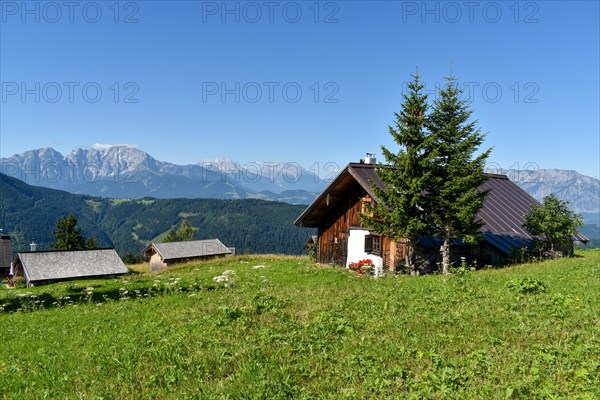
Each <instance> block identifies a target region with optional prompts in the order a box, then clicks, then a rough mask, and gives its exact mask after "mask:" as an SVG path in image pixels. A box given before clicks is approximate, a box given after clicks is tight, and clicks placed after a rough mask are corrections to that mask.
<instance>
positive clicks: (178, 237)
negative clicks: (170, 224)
mask: <svg viewBox="0 0 600 400" xmlns="http://www.w3.org/2000/svg"><path fill="white" fill-rule="evenodd" d="M195 234H196V229H195V228H194V227H193V226H192V224H191V223H190V221H188V220H187V219H184V220H183V221H182V222H181V226H180V227H179V229H178V230H175V229H171V230H170V231H169V232H168V233H167V235H166V236H165V237H164V239H163V243H168V242H185V241H188V240H192V238H193V237H194V235H195Z"/></svg>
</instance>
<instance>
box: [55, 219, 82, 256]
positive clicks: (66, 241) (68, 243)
mask: <svg viewBox="0 0 600 400" xmlns="http://www.w3.org/2000/svg"><path fill="white" fill-rule="evenodd" d="M56 228H57V229H56V230H55V231H54V237H55V238H56V241H55V242H54V243H51V244H50V246H51V247H52V248H53V249H54V250H81V249H85V247H86V243H85V239H84V238H83V236H82V235H81V230H80V229H79V228H77V218H75V216H74V215H73V214H69V215H65V216H64V217H62V218H60V219H59V220H58V221H57V222H56Z"/></svg>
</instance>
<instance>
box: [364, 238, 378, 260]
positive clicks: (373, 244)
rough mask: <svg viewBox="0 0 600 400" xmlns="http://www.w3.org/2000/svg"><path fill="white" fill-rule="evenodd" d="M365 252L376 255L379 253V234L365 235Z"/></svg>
mask: <svg viewBox="0 0 600 400" xmlns="http://www.w3.org/2000/svg"><path fill="white" fill-rule="evenodd" d="M365 253H367V254H373V255H376V256H378V255H380V254H381V236H375V235H367V236H365Z"/></svg>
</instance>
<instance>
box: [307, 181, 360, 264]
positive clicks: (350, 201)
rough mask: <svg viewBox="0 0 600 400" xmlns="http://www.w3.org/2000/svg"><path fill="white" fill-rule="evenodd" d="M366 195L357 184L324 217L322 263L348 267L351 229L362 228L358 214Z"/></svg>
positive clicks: (320, 258)
mask: <svg viewBox="0 0 600 400" xmlns="http://www.w3.org/2000/svg"><path fill="white" fill-rule="evenodd" d="M365 194H366V192H365V190H364V189H363V188H362V187H361V186H360V185H359V184H358V183H357V184H355V185H354V186H353V187H352V189H351V190H350V191H348V193H347V194H346V195H345V196H344V197H343V198H342V199H340V200H339V201H338V202H337V203H336V204H334V205H332V207H331V210H330V211H329V212H328V213H327V214H326V215H325V216H324V217H323V219H322V221H321V224H320V225H319V228H318V235H319V250H318V251H319V253H318V258H319V262H320V263H323V264H337V265H346V257H347V245H348V236H349V234H350V227H351V226H352V227H360V226H362V224H361V221H360V217H359V215H358V213H359V212H360V211H361V209H362V201H361V199H362V198H363V197H364V195H365Z"/></svg>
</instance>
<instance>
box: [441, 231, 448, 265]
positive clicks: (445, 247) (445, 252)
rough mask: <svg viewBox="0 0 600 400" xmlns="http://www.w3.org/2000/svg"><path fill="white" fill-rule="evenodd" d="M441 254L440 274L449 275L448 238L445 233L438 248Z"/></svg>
mask: <svg viewBox="0 0 600 400" xmlns="http://www.w3.org/2000/svg"><path fill="white" fill-rule="evenodd" d="M440 253H442V274H449V273H450V236H449V235H448V234H447V233H446V235H445V236H444V243H443V244H442V247H440Z"/></svg>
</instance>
